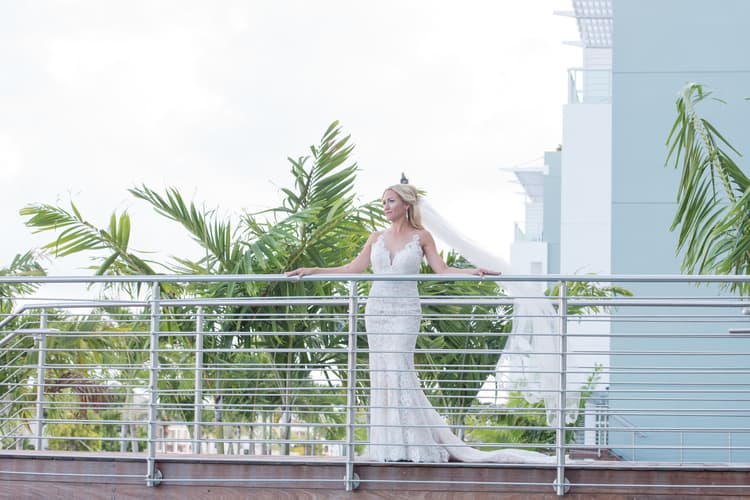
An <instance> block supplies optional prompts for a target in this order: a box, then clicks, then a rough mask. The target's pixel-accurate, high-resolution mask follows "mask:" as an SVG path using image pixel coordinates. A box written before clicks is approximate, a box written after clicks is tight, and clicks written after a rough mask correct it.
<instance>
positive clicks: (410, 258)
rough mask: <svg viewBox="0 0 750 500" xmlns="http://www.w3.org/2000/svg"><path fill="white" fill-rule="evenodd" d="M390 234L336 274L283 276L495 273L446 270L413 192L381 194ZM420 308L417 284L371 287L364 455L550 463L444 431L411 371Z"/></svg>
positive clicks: (376, 236)
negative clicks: (425, 267)
mask: <svg viewBox="0 0 750 500" xmlns="http://www.w3.org/2000/svg"><path fill="white" fill-rule="evenodd" d="M383 211H384V213H385V217H386V219H387V220H388V221H389V222H390V227H389V228H388V229H385V230H383V231H376V232H374V233H372V234H371V235H370V237H369V239H368V240H367V243H366V244H365V246H364V248H363V249H362V251H361V252H360V254H359V255H358V256H357V257H356V258H355V259H354V260H353V261H351V262H350V263H349V264H346V265H343V266H338V267H326V268H319V267H313V268H310V267H305V268H299V269H295V270H293V271H290V272H288V273H286V275H287V276H290V277H302V276H307V275H310V274H355V273H361V272H364V271H365V270H367V268H368V267H370V266H372V270H373V272H374V273H375V274H398V275H404V274H406V275H408V274H417V273H419V270H420V267H421V262H422V259H423V258H425V259H427V263H428V264H429V265H430V267H431V268H432V269H433V271H434V272H435V273H437V274H474V275H480V276H482V275H485V274H498V273H496V272H494V271H490V270H487V269H482V268H455V267H450V266H448V265H447V264H446V263H445V261H444V260H443V259H442V257H441V256H440V254H439V253H438V250H437V247H436V245H435V240H434V239H433V237H432V235H431V234H430V232H429V231H427V230H426V229H425V228H424V227H422V224H421V217H420V213H419V203H418V194H417V190H416V189H415V188H414V187H413V186H411V185H409V184H396V185H394V186H391V187H389V188H387V189H386V190H385V192H384V193H383ZM420 322H421V306H420V302H419V293H418V291H417V283H416V282H415V281H375V282H373V284H372V288H371V290H370V295H369V297H368V300H367V305H366V308H365V326H366V329H367V342H368V345H369V352H370V357H369V363H370V366H369V369H370V445H369V447H368V449H367V451H366V452H365V456H366V457H367V458H370V459H374V460H378V461H411V462H435V463H439V462H448V461H449V460H452V461H460V462H509V463H525V462H534V463H540V462H551V461H552V460H553V458H552V457H549V456H547V455H543V454H541V453H535V452H530V451H526V450H516V449H503V450H498V451H495V452H483V451H479V450H476V449H474V448H471V447H469V446H467V445H466V444H465V443H464V442H463V441H461V440H460V439H459V438H458V437H457V436H455V435H454V434H453V433H452V432H451V431H450V429H449V427H448V425H447V424H446V422H445V420H443V418H442V417H441V416H440V415H439V414H438V413H437V411H435V409H434V408H433V407H432V405H431V404H430V402H429V401H428V399H427V397H426V396H425V394H424V392H423V390H422V387H421V385H420V382H419V379H418V377H417V371H416V369H415V367H414V350H415V346H416V341H417V336H418V334H419V325H420Z"/></svg>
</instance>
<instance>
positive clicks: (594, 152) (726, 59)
mask: <svg viewBox="0 0 750 500" xmlns="http://www.w3.org/2000/svg"><path fill="white" fill-rule="evenodd" d="M571 4H572V7H573V10H572V11H570V12H561V13H558V14H561V15H567V16H570V17H573V18H575V20H576V22H577V25H578V28H579V33H580V40H577V41H575V42H572V43H573V44H575V45H578V46H580V47H581V48H582V55H583V65H582V67H580V68H572V69H570V70H569V92H568V96H569V98H568V103H567V104H566V105H565V106H564V109H563V124H562V128H563V134H562V136H563V143H562V150H561V151H560V152H559V153H558V152H554V153H548V154H547V155H545V166H543V167H539V168H538V169H537V171H536V173H534V174H531V173H525V172H523V171H519V173H518V178H519V182H520V184H521V185H522V186H523V187H524V189H525V191H526V193H527V195H528V199H529V204H528V205H527V217H528V220H527V223H526V229H525V231H518V232H517V233H516V244H515V247H516V248H517V249H522V248H523V249H524V251H525V250H526V249H527V248H529V245H530V242H533V244H534V245H536V247H537V248H536V249H534V250H532V251H529V253H528V255H529V260H531V259H538V256H539V255H540V253H542V252H541V249H542V248H546V250H547V254H546V261H545V262H543V263H541V264H539V265H532V263H531V261H530V262H523V260H522V259H521V260H519V259H520V257H519V255H520V254H521V253H522V252H517V253H515V254H512V256H513V257H512V260H513V264H514V266H516V264H518V266H519V267H518V269H522V270H528V272H530V273H531V272H532V268H534V269H546V270H547V272H549V273H562V274H573V273H576V274H583V273H597V274H615V275H617V274H625V275H627V274H673V273H679V272H680V261H681V259H680V257H679V256H676V255H675V248H676V239H677V235H676V234H675V233H673V232H671V231H670V230H669V227H670V225H671V223H672V218H673V217H674V214H675V211H676V204H675V200H676V191H677V187H678V183H679V173H678V172H676V171H675V170H673V169H672V168H666V167H665V166H664V165H665V159H666V156H667V147H666V139H667V136H668V134H669V131H670V128H671V126H672V123H673V121H674V119H675V117H676V111H675V107H674V102H675V99H676V97H677V93H678V92H679V91H680V89H681V88H682V87H683V86H684V85H685V84H686V83H688V82H700V83H703V84H704V85H706V86H707V87H709V88H711V89H713V90H715V91H716V96H717V97H720V98H722V99H725V100H726V101H728V102H729V104H726V105H722V104H719V103H711V102H705V103H702V110H703V112H704V113H705V112H708V111H709V110H710V112H711V113H713V114H712V115H711V116H712V117H713V116H715V118H714V119H713V121H715V123H716V124H717V125H719V126H720V131H722V132H726V133H728V134H731V135H730V136H729V137H728V139H729V140H730V142H732V144H733V145H734V146H736V147H737V148H738V149H739V150H740V151H741V152H743V153H745V154H746V155H747V154H748V153H750V136H748V134H747V133H746V129H747V121H748V108H747V106H748V104H747V103H746V102H745V100H744V99H745V98H747V97H750V58H748V57H747V54H746V52H747V48H746V43H745V42H746V40H745V38H746V35H745V32H746V31H747V28H748V25H749V24H750V2H747V1H745V0H713V1H711V2H707V1H705V0H659V1H652V0H572V1H571ZM556 154H559V156H556ZM557 165H559V167H558V166H557ZM539 176H541V177H542V179H543V180H542V181H541V182H540V180H539V179H538V177H539ZM540 185H542V186H543V189H542V193H541V194H540V193H539V192H538V190H539V186H540ZM538 206H541V207H543V208H542V212H543V215H542V216H541V217H540V216H539V214H538V213H537V208H536V207H538ZM555 218H559V220H558V221H556V220H555ZM540 219H541V220H543V224H542V227H541V230H540V229H539V228H538V227H537V226H536V224H537V223H538V221H539V220H540ZM539 234H541V238H539V237H538V236H539ZM533 266H536V267H533ZM628 288H629V289H630V290H631V291H632V292H633V293H634V294H636V295H639V294H640V295H642V296H643V295H649V296H664V297H669V296H674V295H675V294H680V295H683V296H698V295H702V296H706V295H713V296H717V295H721V294H722V293H721V292H720V291H719V290H717V289H716V288H711V287H701V288H700V289H699V288H695V287H689V286H680V287H677V286H676V285H668V284H664V285H660V286H658V287H655V286H654V285H650V286H648V288H647V287H646V286H642V285H638V284H630V285H628ZM678 288H679V290H678ZM692 313H694V314H699V313H700V311H692ZM737 313H738V314H739V312H737ZM676 314H679V313H677V312H676ZM615 318H616V317H615ZM573 323H574V324H571V325H570V327H569V331H571V332H573V333H576V334H578V333H590V334H591V337H587V338H586V342H585V343H586V345H587V348H590V347H591V344H590V343H591V342H593V343H594V344H595V345H596V347H594V348H593V349H594V350H599V349H601V350H603V351H609V352H614V353H617V352H639V351H649V350H650V351H651V352H656V353H658V352H660V351H663V352H664V353H668V352H669V349H670V347H669V346H670V343H671V342H670V340H668V339H669V336H670V335H674V336H675V339H679V341H680V342H681V344H680V345H681V348H682V350H683V351H684V350H691V351H695V352H708V351H710V352H714V353H716V352H725V353H730V352H731V351H732V349H733V348H736V344H731V343H729V342H727V341H726V340H724V339H723V335H724V334H725V333H726V332H725V331H723V330H722V331H719V330H718V329H717V326H716V325H715V324H714V325H710V324H705V323H701V322H693V323H692V324H688V325H684V324H680V326H679V327H678V326H676V323H675V322H671V323H663V322H662V323H659V322H657V321H654V322H648V323H643V322H641V323H634V322H627V321H617V320H616V319H615V320H614V321H612V322H599V321H597V322H595V323H589V324H588V326H587V325H586V324H575V322H573ZM724 326H726V325H723V326H722V328H723V327H724ZM644 331H645V332H648V333H650V334H654V333H657V334H665V335H666V336H667V337H665V338H666V339H667V340H664V341H662V342H656V341H655V340H654V339H647V340H644V339H643V338H639V337H638V336H636V335H629V334H636V333H643V332H644ZM687 333H690V334H695V333H701V334H703V333H706V334H708V335H705V336H704V337H703V338H699V337H692V338H690V337H682V336H680V334H687ZM579 339H580V338H579ZM644 342H648V344H644ZM657 344H658V345H657ZM575 349H576V347H575V346H574V345H571V350H575ZM726 358H727V363H728V365H727V374H726V375H721V374H711V376H710V377H711V378H710V381H707V380H706V375H705V374H702V373H701V371H700V369H699V367H700V365H701V359H700V357H696V356H669V355H666V354H665V355H659V356H654V355H648V354H643V355H627V356H618V355H612V356H611V359H609V358H608V357H603V358H601V360H600V361H601V362H603V363H605V366H608V367H610V368H611V370H608V372H610V371H611V374H608V375H607V376H606V377H604V378H603V379H602V380H601V382H602V383H601V384H600V386H599V387H598V388H597V389H598V390H599V392H598V393H597V398H598V399H597V409H596V411H597V418H599V416H600V415H601V414H602V411H603V410H602V407H603V405H606V406H607V407H608V410H607V414H608V415H609V416H610V423H609V424H610V426H611V427H612V428H619V429H627V428H628V427H634V428H635V427H639V428H642V429H648V428H650V427H651V428H658V429H672V428H673V429H674V432H664V431H662V432H650V431H643V432H627V431H626V430H623V431H620V432H614V431H610V432H609V433H608V436H607V440H608V445H609V446H610V447H611V448H612V449H613V450H614V451H615V452H616V453H617V454H618V455H619V456H621V457H622V458H624V459H628V460H634V459H637V460H660V461H675V462H679V461H685V462H700V461H706V462H711V461H728V459H727V457H726V453H725V452H724V451H716V450H713V449H711V447H712V446H714V445H716V443H731V446H732V447H734V450H733V452H732V456H731V461H735V462H739V461H745V462H748V461H750V449H749V448H748V447H750V434H748V433H747V432H741V431H739V432H733V431H732V429H740V430H741V429H747V428H749V427H750V423H749V422H750V404H749V403H748V398H746V397H745V398H737V401H734V402H731V401H726V398H720V399H721V400H722V403H721V404H722V405H724V407H726V409H727V410H728V412H729V413H730V414H732V415H734V416H732V417H726V418H721V419H716V418H713V417H705V416H701V411H700V407H702V406H703V407H706V408H708V407H711V406H712V405H714V404H715V403H712V398H715V397H716V395H715V394H712V391H708V390H707V389H706V387H707V382H708V383H709V385H711V386H712V387H713V390H714V391H718V393H719V394H720V393H722V392H727V391H728V392H732V391H733V390H734V391H736V390H737V389H732V388H733V387H735V388H736V387H737V384H738V382H739V383H741V384H747V383H748V382H749V381H747V380H744V381H738V380H736V378H735V376H733V375H732V370H733V369H735V368H736V369H741V368H742V367H743V366H745V367H746V365H747V363H748V362H749V361H748V356H744V357H743V356H733V357H731V356H726ZM722 359H724V358H722ZM574 364H575V363H574ZM584 364H585V363H584ZM634 366H643V367H652V369H648V370H645V371H643V370H642V371H640V372H639V370H636V369H633V367H634ZM697 367H698V369H696V368H697ZM657 369H660V370H661V369H663V371H659V370H657ZM657 371H658V373H656V372H657ZM639 373H640V374H639ZM607 387H608V388H609V390H608V392H605V391H603V390H604V389H606V388H607ZM644 387H647V388H648V391H647V392H648V394H641V393H640V392H639V391H642V390H643V388H644ZM691 387H692V388H693V389H692V391H691ZM682 390H688V391H691V393H690V398H693V399H697V401H693V402H692V403H691V404H696V405H697V408H696V411H695V412H693V413H694V416H685V415H684V414H681V416H680V417H679V419H678V418H675V417H672V416H670V412H669V408H670V407H676V408H680V407H681V405H682V404H681V403H680V400H679V399H680V398H679V394H680V391H682ZM701 398H705V399H704V400H703V401H701V400H700V399H701ZM605 401H606V403H605ZM743 412H744V416H743ZM688 413H689V412H688ZM706 414H708V413H707V412H706ZM700 428H714V429H715V428H718V429H722V428H725V429H727V430H726V431H725V432H722V431H721V430H719V431H718V432H717V431H713V432H710V433H708V432H706V433H701V432H699V431H696V430H695V429H700ZM594 434H595V433H589V435H588V436H587V439H586V441H587V444H593V441H592V440H593V439H596V440H599V439H600V438H597V437H595V436H594ZM634 440H637V441H638V447H637V448H638V451H637V456H636V452H635V451H634V449H635V447H633V446H632V445H633V442H634ZM684 444H687V445H689V446H690V447H691V448H690V449H686V448H684V447H683V446H684ZM701 447H703V448H704V449H701Z"/></svg>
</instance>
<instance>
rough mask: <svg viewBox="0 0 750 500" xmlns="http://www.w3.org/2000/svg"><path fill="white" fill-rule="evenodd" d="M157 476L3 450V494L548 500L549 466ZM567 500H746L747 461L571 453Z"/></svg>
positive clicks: (136, 461)
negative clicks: (644, 459) (679, 461)
mask: <svg viewBox="0 0 750 500" xmlns="http://www.w3.org/2000/svg"><path fill="white" fill-rule="evenodd" d="M156 468H157V469H158V470H159V471H160V472H161V476H162V479H161V484H159V485H158V486H156V487H147V486H146V477H145V476H146V457H145V455H143V454H127V453H107V454H104V453H100V454H92V453H72V452H69V453H65V452H33V451H2V452H0V498H8V499H10V498H12V499H40V498H41V499H45V500H53V499H66V500H68V499H81V500H83V499H86V500H91V499H94V500H98V499H102V500H105V499H106V500H113V499H114V500H125V499H127V500H131V499H132V500H146V499H175V500H178V499H179V500H183V499H226V500H228V499H245V498H253V499H266V498H267V499H297V498H299V499H309V500H315V499H329V498H330V499H339V498H341V499H344V498H345V499H396V498H398V499H428V498H429V499H456V500H464V499H466V500H469V499H483V498H498V497H499V495H502V498H503V499H552V498H559V497H558V496H557V495H556V494H555V492H554V489H553V482H554V481H555V478H556V474H557V471H556V469H555V467H554V466H520V465H471V464H457V463H449V464H441V465H425V464H411V463H385V464H384V463H375V462H357V463H356V464H355V472H356V474H357V475H358V476H359V480H360V483H359V487H358V488H357V489H356V490H355V491H353V492H347V491H345V487H344V480H343V479H344V474H345V464H344V462H343V461H342V460H337V459H322V458H321V459H315V458H290V457H246V456H243V457H227V456H222V457H217V456H199V455H161V456H158V457H157V459H156ZM565 476H566V478H567V480H568V481H569V482H570V490H569V492H568V493H567V494H566V495H565V497H564V498H570V499H584V498H586V499H589V498H607V499H626V498H627V499H633V498H638V499H641V498H695V499H698V498H700V499H704V498H717V499H718V498H721V499H729V498H737V499H739V498H750V464H748V467H745V468H741V469H739V470H738V469H737V468H736V467H733V468H732V469H730V468H729V467H728V466H722V465H720V464H712V465H695V464H692V465H681V466H678V465H674V466H665V465H659V466H658V467H657V466H656V465H655V464H648V463H630V462H613V461H599V462H597V461H577V462H576V463H571V464H569V465H568V466H567V467H566V473H565Z"/></svg>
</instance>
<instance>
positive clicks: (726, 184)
mask: <svg viewBox="0 0 750 500" xmlns="http://www.w3.org/2000/svg"><path fill="white" fill-rule="evenodd" d="M710 96H711V92H710V91H707V90H704V88H703V86H702V85H700V84H696V83H691V84H689V85H686V86H685V87H684V88H683V89H682V91H681V92H680V94H679V96H678V98H677V102H676V106H677V118H676V119H675V122H674V125H673V126H672V130H671V131H670V133H669V137H668V139H667V145H668V146H669V152H668V155H667V163H669V161H670V160H672V161H673V164H674V167H675V168H677V169H681V170H682V173H681V178H680V184H679V188H678V191H677V212H676V214H675V217H674V220H673V222H672V227H671V229H672V230H673V231H674V230H679V238H678V242H677V249H678V250H683V251H684V254H683V258H682V269H683V271H685V272H687V273H695V272H697V273H708V274H747V272H748V270H750V190H749V189H748V188H750V179H748V177H747V176H746V175H745V174H744V173H743V172H742V170H741V169H740V167H739V166H738V165H737V163H736V161H735V159H734V158H735V157H737V156H740V153H739V152H738V151H737V150H736V149H735V148H734V147H733V146H732V145H731V144H730V143H729V142H728V141H727V140H726V139H725V138H724V137H723V136H722V135H721V134H720V133H719V131H718V130H717V129H716V128H715V127H714V126H713V125H712V124H711V123H710V122H708V121H707V120H706V119H705V118H703V117H702V116H701V115H700V114H698V111H697V110H696V107H697V105H699V104H700V103H701V102H702V101H704V100H706V99H708V98H709V97H710ZM729 286H730V287H731V288H732V289H734V290H739V291H741V292H743V293H747V292H748V291H750V289H749V288H748V284H746V283H735V284H731V285H729Z"/></svg>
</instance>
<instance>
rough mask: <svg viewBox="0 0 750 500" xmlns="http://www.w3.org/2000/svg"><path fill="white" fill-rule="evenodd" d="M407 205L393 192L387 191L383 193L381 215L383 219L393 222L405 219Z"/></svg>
mask: <svg viewBox="0 0 750 500" xmlns="http://www.w3.org/2000/svg"><path fill="white" fill-rule="evenodd" d="M408 209H409V205H408V204H407V203H406V202H404V200H402V199H401V197H400V196H399V195H398V194H397V193H396V192H395V191H393V190H391V189H388V190H386V192H385V193H383V213H385V218H386V219H388V220H389V221H391V222H393V221H395V220H399V219H402V218H404V217H406V212H407V210H408Z"/></svg>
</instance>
